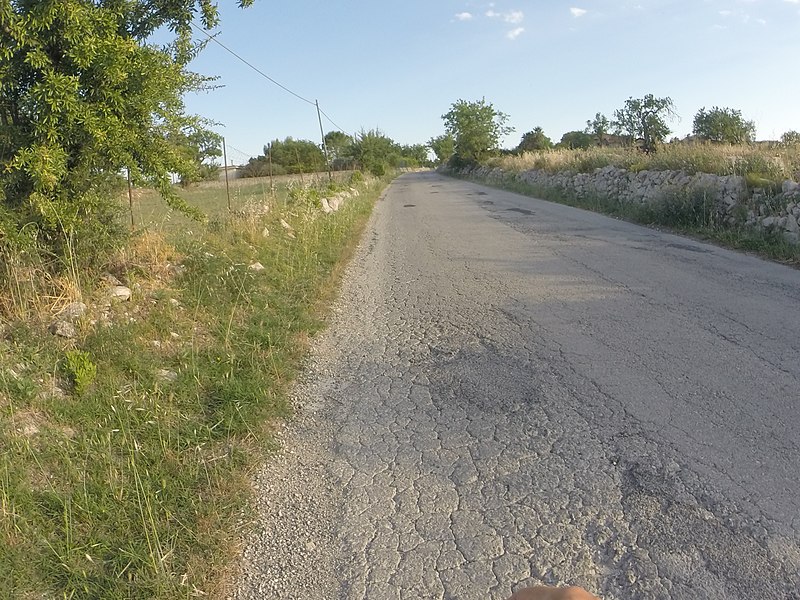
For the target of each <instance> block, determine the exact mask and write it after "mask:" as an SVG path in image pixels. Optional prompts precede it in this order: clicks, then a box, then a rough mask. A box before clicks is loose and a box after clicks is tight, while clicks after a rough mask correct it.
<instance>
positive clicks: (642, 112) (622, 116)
mask: <svg viewBox="0 0 800 600" xmlns="http://www.w3.org/2000/svg"><path fill="white" fill-rule="evenodd" d="M676 116H677V115H676V113H675V110H674V106H673V104H672V99H671V98H669V97H666V98H656V97H655V96H653V94H647V95H646V96H645V97H644V98H628V99H627V100H626V101H625V106H623V107H622V108H620V109H618V110H615V111H614V122H613V123H612V124H613V125H614V127H615V128H616V129H617V132H618V133H619V134H622V135H625V136H627V138H628V141H629V142H630V143H633V142H634V141H636V140H641V146H640V147H641V149H642V150H643V151H644V152H647V153H650V152H655V151H656V145H657V144H659V143H661V142H663V141H664V138H666V137H667V136H668V135H669V134H670V133H671V131H670V129H669V127H668V126H667V121H668V120H672V119H673V118H675V117H676Z"/></svg>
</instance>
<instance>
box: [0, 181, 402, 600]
mask: <svg viewBox="0 0 800 600" xmlns="http://www.w3.org/2000/svg"><path fill="white" fill-rule="evenodd" d="M386 181H387V180H386V179H375V178H367V179H366V181H365V180H364V178H363V177H362V176H361V175H360V173H358V172H356V173H353V174H348V179H347V180H345V181H343V182H341V183H331V184H328V183H327V182H326V183H323V184H320V185H318V186H309V185H305V186H303V185H300V184H299V183H295V182H291V183H289V184H282V185H280V186H279V187H278V189H277V190H276V192H275V194H274V196H273V194H272V192H271V190H270V188H269V185H268V183H266V182H262V181H252V182H247V184H242V187H241V188H240V193H239V194H238V198H237V201H236V204H235V205H234V206H233V207H232V208H233V210H234V212H233V214H229V213H228V211H227V206H226V198H225V191H224V189H223V188H219V187H218V186H217V187H212V188H211V189H202V188H200V189H198V190H194V189H192V190H188V191H186V190H184V191H179V193H181V194H182V196H183V199H184V200H185V201H186V202H189V203H192V204H193V206H195V207H198V208H202V209H203V210H204V211H205V212H206V213H207V214H208V216H209V219H208V221H207V222H206V223H199V222H197V221H191V220H189V219H187V218H186V217H185V216H184V215H183V214H182V213H181V212H180V211H174V210H169V209H165V207H164V204H163V201H161V199H160V198H159V197H158V196H157V194H155V193H151V192H146V193H143V194H140V195H139V197H138V198H137V200H136V203H137V205H138V206H141V210H137V222H138V223H141V221H140V220H139V219H141V218H145V219H146V221H147V228H145V229H139V230H138V231H136V232H135V233H134V234H133V235H131V236H130V237H129V238H128V241H127V242H126V243H125V244H124V246H121V247H119V248H118V249H117V250H116V251H115V252H113V253H111V254H110V256H109V260H108V261H107V263H105V264H104V265H102V268H99V269H96V270H92V269H85V268H79V267H77V266H75V265H73V266H72V267H71V268H67V269H64V270H63V271H62V272H60V273H59V274H58V275H53V274H52V271H51V270H50V269H49V267H48V266H47V265H45V264H42V263H41V262H39V261H38V260H36V259H32V260H29V259H31V256H18V257H17V259H16V260H14V261H11V262H8V261H6V262H4V263H3V274H2V276H3V288H2V298H3V301H4V302H3V304H2V312H0V326H1V327H2V335H0V412H1V413H2V420H0V424H1V425H0V449H2V451H0V515H1V516H2V518H0V597H3V598H25V597H51V596H52V597H64V598H126V599H127V598H165V599H166V598H169V599H173V598H189V597H206V596H214V595H217V596H218V597H219V596H220V595H221V594H222V591H223V589H224V587H225V584H226V583H227V582H228V577H229V575H230V569H231V561H232V559H233V557H234V555H235V552H236V549H237V547H236V543H237V539H238V535H239V533H240V528H241V527H243V526H244V525H245V522H244V521H242V519H243V517H246V515H247V513H246V512H243V509H244V507H245V506H246V503H247V500H248V496H249V482H248V475H249V474H250V473H251V472H252V470H253V469H254V468H255V466H256V465H257V464H258V463H259V462H260V461H261V460H263V458H264V457H265V454H266V453H268V452H269V450H270V449H271V448H273V447H274V442H273V439H272V437H271V430H272V429H273V428H274V427H275V425H276V419H278V418H281V417H285V416H287V415H289V414H290V413H291V406H290V404H289V402H288V399H287V389H288V386H289V384H290V383H291V382H292V380H293V378H294V377H295V375H296V373H297V371H298V369H299V368H300V366H301V362H302V358H303V356H304V352H305V349H306V346H307V344H308V342H309V340H310V339H312V338H313V336H314V334H315V333H316V332H317V331H319V329H320V328H321V327H322V325H323V321H322V318H323V317H324V315H325V312H326V306H327V303H328V301H329V300H330V299H331V297H332V294H333V291H334V289H335V284H336V281H337V279H338V277H339V276H340V274H341V268H342V264H343V260H344V259H345V258H346V257H347V256H348V254H349V253H350V252H351V251H352V249H353V247H354V245H355V242H356V240H357V238H358V234H359V232H360V230H361V228H362V227H363V226H364V224H365V222H366V219H367V217H368V215H369V213H370V210H371V207H372V204H373V202H374V201H375V199H376V197H377V195H378V194H379V193H380V191H381V189H382V188H383V187H384V185H385V183H386ZM265 183H266V185H265ZM353 190H357V191H358V195H355V194H354V193H353ZM336 194H345V195H348V196H350V197H349V198H348V199H347V200H346V201H345V202H344V203H343V204H342V206H341V207H340V208H339V210H338V211H336V212H332V213H330V214H324V213H323V212H322V211H321V210H320V199H321V198H322V197H330V196H332V195H336ZM195 199H197V202H195ZM117 284H123V285H124V286H126V287H127V288H128V289H129V290H130V291H131V297H130V299H129V300H124V299H117V298H114V297H112V296H111V295H109V290H112V289H116V287H115V286H117ZM77 301H82V302H83V303H85V305H86V309H85V312H82V313H81V314H80V315H79V316H77V317H76V318H74V319H72V322H73V323H74V326H75V335H74V337H60V336H57V335H52V334H51V333H49V332H48V325H49V324H50V323H51V322H53V321H54V320H57V319H63V318H64V312H63V311H64V309H69V310H71V308H70V307H72V306H74V305H73V304H72V303H73V302H77ZM59 313H61V314H60V315H59Z"/></svg>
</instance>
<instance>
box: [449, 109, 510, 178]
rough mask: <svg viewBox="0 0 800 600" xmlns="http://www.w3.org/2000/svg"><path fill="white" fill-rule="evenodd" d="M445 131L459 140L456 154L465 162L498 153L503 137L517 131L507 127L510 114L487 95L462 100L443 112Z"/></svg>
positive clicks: (479, 160) (456, 142)
mask: <svg viewBox="0 0 800 600" xmlns="http://www.w3.org/2000/svg"><path fill="white" fill-rule="evenodd" d="M442 119H444V127H445V131H446V132H447V133H449V134H450V135H452V136H453V138H454V139H455V153H454V155H455V157H456V158H458V159H459V160H460V161H462V162H465V163H475V162H481V161H482V160H484V159H486V158H488V157H489V156H490V155H492V154H494V153H496V152H497V150H498V147H499V145H500V138H502V137H503V136H504V135H507V134H509V133H511V132H512V131H514V129H513V128H512V127H508V126H506V122H507V121H508V115H506V114H504V113H502V112H500V111H499V110H496V109H495V108H494V106H492V104H491V103H490V102H487V101H486V99H485V98H482V99H481V100H477V101H475V102H468V101H466V100H458V101H457V102H454V103H453V104H452V105H451V106H450V110H449V111H448V112H447V113H445V114H444V115H442Z"/></svg>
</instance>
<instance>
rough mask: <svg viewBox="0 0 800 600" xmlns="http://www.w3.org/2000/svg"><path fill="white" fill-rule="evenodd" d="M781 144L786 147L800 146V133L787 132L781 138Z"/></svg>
mask: <svg viewBox="0 0 800 600" xmlns="http://www.w3.org/2000/svg"><path fill="white" fill-rule="evenodd" d="M781 144H783V145H784V146H798V145H800V133H798V132H797V131H794V130H791V131H787V132H786V133H784V134H783V135H782V136H781Z"/></svg>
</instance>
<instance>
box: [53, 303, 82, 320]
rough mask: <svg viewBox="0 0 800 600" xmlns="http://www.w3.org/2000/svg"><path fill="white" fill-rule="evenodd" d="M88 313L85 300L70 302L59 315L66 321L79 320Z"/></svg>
mask: <svg viewBox="0 0 800 600" xmlns="http://www.w3.org/2000/svg"><path fill="white" fill-rule="evenodd" d="M85 313H86V305H85V304H84V303H83V302H70V303H69V304H67V305H66V306H65V307H64V310H62V311H61V312H60V313H59V314H58V317H59V318H60V319H62V320H66V321H73V322H74V321H77V320H78V319H80V318H81V317H82V316H83V315H84V314H85Z"/></svg>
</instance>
